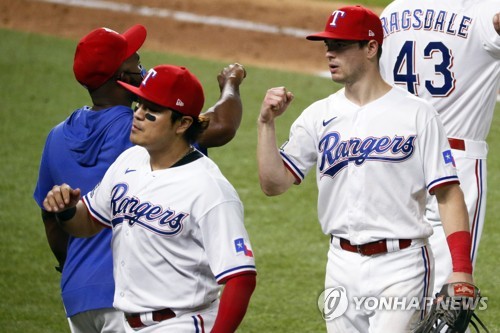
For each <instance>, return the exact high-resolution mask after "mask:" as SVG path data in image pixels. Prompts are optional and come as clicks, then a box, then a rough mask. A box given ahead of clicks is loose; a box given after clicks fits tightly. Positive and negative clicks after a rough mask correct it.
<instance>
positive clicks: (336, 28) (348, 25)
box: [306, 6, 384, 45]
mask: <svg viewBox="0 0 500 333" xmlns="http://www.w3.org/2000/svg"><path fill="white" fill-rule="evenodd" d="M306 38H307V39H309V40H325V39H344V40H372V39H374V40H376V41H377V42H378V44H379V45H382V41H383V39H384V33H383V30H382V22H381V21H380V18H379V17H378V15H377V14H375V13H374V12H372V11H371V10H369V9H367V8H364V7H362V6H346V7H342V8H339V9H337V10H336V11H334V12H333V13H332V14H331V15H330V17H329V18H328V21H327V22H326V26H325V30H324V31H322V32H318V33H315V34H312V35H309V36H307V37H306Z"/></svg>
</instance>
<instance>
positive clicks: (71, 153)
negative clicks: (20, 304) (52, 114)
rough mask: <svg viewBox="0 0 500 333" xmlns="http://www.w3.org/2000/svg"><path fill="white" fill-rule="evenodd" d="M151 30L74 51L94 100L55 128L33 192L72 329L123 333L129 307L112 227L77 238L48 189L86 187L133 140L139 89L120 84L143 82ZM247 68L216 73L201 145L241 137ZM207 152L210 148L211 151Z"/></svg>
mask: <svg viewBox="0 0 500 333" xmlns="http://www.w3.org/2000/svg"><path fill="white" fill-rule="evenodd" d="M145 38H146V29H145V27H143V26H141V25H134V26H133V27H131V28H130V29H128V30H127V31H126V32H124V33H123V34H119V33H117V32H115V31H113V30H111V29H109V28H98V29H95V30H93V31H91V32H90V33H89V34H87V35H86V36H84V37H83V38H82V39H81V40H80V41H79V43H78V46H77V48H76V52H75V58H74V65H73V70H74V74H75V78H76V79H77V80H78V82H80V83H81V84H82V85H83V86H84V87H85V88H86V89H87V90H88V93H89V95H90V97H91V100H92V104H91V105H90V106H84V107H81V108H79V109H77V110H75V111H74V112H73V113H72V114H71V116H70V117H68V118H67V119H66V120H65V121H63V122H62V123H60V124H59V125H57V126H56V127H54V128H53V129H52V130H51V131H50V133H49V135H48V137H47V141H46V143H45V147H44V150H43V154H42V159H41V163H40V171H39V177H38V181H37V185H36V189H35V191H34V198H35V200H36V202H37V204H38V205H39V206H40V208H41V209H42V218H43V221H44V225H45V230H46V234H47V239H48V241H49V244H50V247H51V249H52V251H53V252H54V254H55V256H56V258H57V260H58V262H59V268H58V269H59V270H62V277H61V290H62V294H61V295H62V300H63V303H64V308H65V310H66V315H67V317H68V321H69V325H70V328H71V332H73V333H100V332H103V333H104V332H113V333H117V332H124V331H125V328H124V325H123V313H122V312H120V311H117V310H115V309H114V308H113V295H114V290H115V286H114V281H113V276H112V256H111V248H110V242H111V230H110V229H104V230H102V231H101V232H99V233H98V234H97V235H95V236H93V237H91V238H75V237H71V236H69V237H68V235H67V234H66V233H65V232H64V231H63V230H62V229H61V228H59V227H58V226H57V224H56V219H55V216H54V214H53V213H50V212H47V211H45V210H44V209H43V204H42V203H43V200H44V198H45V196H46V194H47V192H48V191H49V190H50V189H51V188H52V187H53V186H54V185H55V184H62V183H67V184H69V185H71V186H72V187H75V188H80V189H81V190H82V191H83V193H87V192H88V191H90V190H91V189H92V188H94V186H95V185H96V184H97V183H98V182H99V181H100V179H101V178H102V177H103V176H104V173H105V172H106V170H107V169H108V167H109V166H110V165H111V163H113V162H114V161H115V159H116V158H117V157H118V156H119V155H120V154H121V153H122V152H123V151H124V150H126V149H127V148H130V147H131V146H132V143H131V142H130V139H129V137H130V130H129V129H130V128H131V126H132V120H133V111H132V109H131V105H132V103H133V101H134V100H135V99H136V97H135V95H133V94H132V93H130V92H129V91H127V90H126V89H124V88H123V87H122V86H121V85H119V84H118V83H117V80H118V79H119V80H121V81H124V82H127V83H130V84H132V85H136V86H138V85H139V84H140V83H141V81H142V77H143V75H144V74H145V71H144V70H143V68H142V66H141V63H140V57H139V55H138V53H137V50H138V49H139V48H140V46H141V45H142V44H143V42H144V40H145ZM244 76H245V69H244V68H243V66H241V65H239V64H231V65H229V66H227V67H226V68H224V69H223V70H222V71H221V72H220V73H219V74H218V76H217V80H218V82H219V86H220V89H221V95H220V99H219V100H218V101H217V103H216V104H215V105H214V106H213V107H212V108H210V109H209V110H208V111H207V112H206V113H205V115H206V117H209V118H210V125H209V127H208V128H207V129H206V131H204V132H203V133H202V134H201V135H200V136H199V137H198V143H199V144H200V149H205V148H206V147H212V146H220V145H223V144H225V143H227V142H228V141H229V140H231V139H232V137H233V136H234V133H235V131H236V130H237V128H238V126H239V124H240V121H241V114H242V106H241V99H240V95H239V85H240V84H241V82H242V81H243V79H244ZM205 151H206V149H205Z"/></svg>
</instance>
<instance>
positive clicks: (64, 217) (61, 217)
mask: <svg viewBox="0 0 500 333" xmlns="http://www.w3.org/2000/svg"><path fill="white" fill-rule="evenodd" d="M75 214H76V207H71V208H68V209H66V210H63V211H62V212H59V213H56V218H57V221H59V222H66V221H68V220H71V219H72V218H73V216H75Z"/></svg>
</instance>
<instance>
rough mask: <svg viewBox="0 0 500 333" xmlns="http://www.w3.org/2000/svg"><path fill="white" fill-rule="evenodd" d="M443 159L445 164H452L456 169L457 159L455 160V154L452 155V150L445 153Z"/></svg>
mask: <svg viewBox="0 0 500 333" xmlns="http://www.w3.org/2000/svg"><path fill="white" fill-rule="evenodd" d="M443 159H444V163H445V164H450V163H451V164H452V165H453V166H454V167H455V166H456V165H455V159H454V158H453V154H452V153H451V150H446V151H443Z"/></svg>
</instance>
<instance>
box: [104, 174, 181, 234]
mask: <svg viewBox="0 0 500 333" xmlns="http://www.w3.org/2000/svg"><path fill="white" fill-rule="evenodd" d="M127 192H128V185H127V184H123V183H120V184H117V185H116V186H115V187H113V191H112V193H111V209H112V212H113V216H114V218H113V220H112V224H113V227H115V226H116V225H118V224H120V223H123V221H128V224H129V225H130V226H133V225H134V224H136V223H137V224H138V225H139V226H141V227H143V228H145V229H147V230H150V231H152V232H154V233H156V234H159V235H161V236H175V235H177V234H178V233H180V232H181V230H182V221H183V220H184V219H185V218H186V217H187V216H189V214H188V213H179V214H175V211H173V210H171V209H166V210H164V209H163V208H162V207H161V206H160V205H153V204H152V203H150V202H145V203H142V202H141V201H140V200H139V199H138V198H135V197H127V196H126V194H127ZM155 221H156V222H157V224H158V225H159V227H160V228H162V229H160V228H158V227H155V225H154V223H153V222H155ZM165 228H168V230H165Z"/></svg>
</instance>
